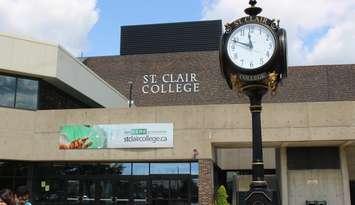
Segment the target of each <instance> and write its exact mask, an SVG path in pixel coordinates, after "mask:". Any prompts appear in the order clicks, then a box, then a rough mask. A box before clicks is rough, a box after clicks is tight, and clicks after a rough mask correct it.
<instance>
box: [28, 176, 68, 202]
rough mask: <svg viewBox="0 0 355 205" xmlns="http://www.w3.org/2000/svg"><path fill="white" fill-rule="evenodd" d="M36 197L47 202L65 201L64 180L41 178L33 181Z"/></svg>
mask: <svg viewBox="0 0 355 205" xmlns="http://www.w3.org/2000/svg"><path fill="white" fill-rule="evenodd" d="M34 185H35V190H36V191H35V193H36V194H37V195H36V199H37V200H39V201H42V202H43V201H46V202H47V203H46V204H48V203H51V204H53V203H56V202H64V201H66V193H65V191H64V190H65V187H66V185H65V181H63V180H61V179H42V180H38V181H36V182H35V184H34Z"/></svg>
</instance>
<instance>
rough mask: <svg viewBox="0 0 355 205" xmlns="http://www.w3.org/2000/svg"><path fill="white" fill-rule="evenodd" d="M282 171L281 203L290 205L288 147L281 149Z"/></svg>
mask: <svg viewBox="0 0 355 205" xmlns="http://www.w3.org/2000/svg"><path fill="white" fill-rule="evenodd" d="M280 171H281V176H280V180H281V187H280V191H281V203H282V205H288V183H287V179H288V176H287V147H281V148H280Z"/></svg>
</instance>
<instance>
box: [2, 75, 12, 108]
mask: <svg viewBox="0 0 355 205" xmlns="http://www.w3.org/2000/svg"><path fill="white" fill-rule="evenodd" d="M15 89H16V78H14V77H10V76H3V75H0V106H5V107H14V104H15Z"/></svg>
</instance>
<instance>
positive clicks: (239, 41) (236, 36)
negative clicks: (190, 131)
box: [220, 0, 287, 205]
mask: <svg viewBox="0 0 355 205" xmlns="http://www.w3.org/2000/svg"><path fill="white" fill-rule="evenodd" d="M256 3H257V2H256V0H250V1H249V4H250V7H249V8H247V9H245V13H246V14H247V15H248V16H246V17H242V18H239V19H237V20H235V21H233V22H232V23H229V24H227V25H226V26H225V30H226V31H225V33H224V34H223V36H222V38H221V45H220V66H221V71H222V74H223V76H224V78H225V79H226V81H227V84H228V86H229V87H230V88H231V89H233V90H237V91H238V92H240V93H244V94H245V95H246V96H248V98H249V101H250V112H251V117H252V150H253V161H252V175H253V176H252V182H251V184H250V190H249V192H248V194H247V196H246V197H245V199H244V200H245V201H246V204H248V205H249V204H250V205H264V204H265V205H269V204H277V202H273V201H272V198H273V196H272V192H271V191H270V190H269V189H268V186H267V183H266V181H265V179H264V162H263V151H262V134H261V117H260V115H261V110H262V98H263V96H264V95H265V94H266V93H267V92H268V91H269V90H270V91H271V93H272V94H275V92H276V90H277V86H278V84H279V82H281V81H282V80H283V79H284V78H286V77H287V45H286V31H285V30H284V29H283V28H280V27H279V21H275V20H271V19H268V18H266V17H262V16H258V14H260V13H261V11H262V9H261V8H259V7H256V6H255V5H256Z"/></svg>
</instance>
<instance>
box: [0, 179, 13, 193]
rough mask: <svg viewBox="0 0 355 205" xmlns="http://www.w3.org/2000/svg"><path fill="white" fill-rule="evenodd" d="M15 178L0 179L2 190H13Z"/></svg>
mask: <svg viewBox="0 0 355 205" xmlns="http://www.w3.org/2000/svg"><path fill="white" fill-rule="evenodd" d="M13 188H14V187H13V178H12V177H0V189H11V190H13Z"/></svg>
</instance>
